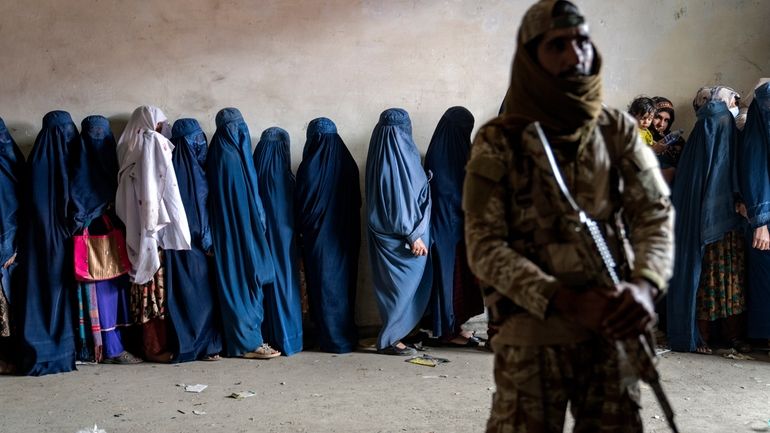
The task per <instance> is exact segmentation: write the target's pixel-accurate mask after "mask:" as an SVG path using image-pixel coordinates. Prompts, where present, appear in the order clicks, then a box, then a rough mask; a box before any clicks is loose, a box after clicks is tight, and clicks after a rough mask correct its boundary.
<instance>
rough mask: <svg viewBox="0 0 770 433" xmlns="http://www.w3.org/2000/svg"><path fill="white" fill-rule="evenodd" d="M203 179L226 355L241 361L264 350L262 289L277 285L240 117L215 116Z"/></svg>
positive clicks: (234, 113) (228, 111)
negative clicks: (213, 130) (206, 180)
mask: <svg viewBox="0 0 770 433" xmlns="http://www.w3.org/2000/svg"><path fill="white" fill-rule="evenodd" d="M216 125H217V130H216V132H215V133H214V137H213V138H212V139H211V146H210V147H209V152H208V159H207V161H206V177H207V178H208V183H209V197H208V203H209V219H210V224H211V235H212V236H211V237H212V245H213V251H214V262H215V263H216V265H215V278H214V279H215V281H216V286H217V294H218V296H219V305H220V311H221V313H222V325H223V327H222V331H223V336H224V346H225V354H226V355H228V356H241V355H243V354H244V353H246V352H250V351H253V350H254V349H256V348H258V347H259V346H261V345H262V343H263V341H262V319H263V316H264V310H263V308H262V287H264V286H265V285H266V284H270V283H272V282H273V281H275V271H274V270H273V258H272V256H271V254H270V248H269V246H268V244H267V239H266V238H265V211H264V209H263V208H262V201H261V200H260V198H259V190H258V187H257V175H256V172H255V170H254V161H253V160H252V155H251V137H250V136H249V128H248V126H246V122H244V121H243V117H242V116H241V113H240V111H238V110H237V109H235V108H225V109H222V110H221V111H220V112H219V113H217V117H216Z"/></svg>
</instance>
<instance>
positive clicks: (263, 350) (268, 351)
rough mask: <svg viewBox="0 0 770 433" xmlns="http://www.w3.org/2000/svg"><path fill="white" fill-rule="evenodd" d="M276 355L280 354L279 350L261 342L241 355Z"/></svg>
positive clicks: (273, 356) (265, 357) (249, 357)
mask: <svg viewBox="0 0 770 433" xmlns="http://www.w3.org/2000/svg"><path fill="white" fill-rule="evenodd" d="M276 356H281V352H279V351H277V350H275V349H273V348H272V347H270V345H269V344H267V343H263V344H262V345H261V346H259V347H258V348H256V349H254V350H253V351H251V352H246V353H244V354H243V355H242V357H243V358H246V359H271V358H275V357H276Z"/></svg>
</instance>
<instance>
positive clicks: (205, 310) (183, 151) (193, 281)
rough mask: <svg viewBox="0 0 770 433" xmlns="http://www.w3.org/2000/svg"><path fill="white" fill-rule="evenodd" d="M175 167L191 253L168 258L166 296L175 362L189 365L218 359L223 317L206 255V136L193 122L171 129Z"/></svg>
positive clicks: (183, 121) (181, 121) (208, 240)
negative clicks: (196, 361)
mask: <svg viewBox="0 0 770 433" xmlns="http://www.w3.org/2000/svg"><path fill="white" fill-rule="evenodd" d="M171 143H173V144H174V151H173V156H172V159H171V161H172V163H173V164H174V172H175V173H176V179H177V183H178V185H179V194H180V195H181V197H182V203H183V204H184V210H185V214H187V223H188V225H189V226H190V237H191V245H190V249H189V250H185V251H178V250H167V251H165V252H164V260H165V266H166V270H165V277H166V296H167V300H168V311H169V319H170V320H171V327H172V329H173V330H174V337H173V338H172V339H171V340H172V343H171V344H172V348H173V351H174V352H175V353H176V355H177V356H175V357H174V360H175V361H178V362H186V361H193V360H195V359H198V358H201V357H204V356H206V355H211V354H215V353H219V352H220V351H221V350H222V341H221V339H220V335H219V329H218V326H219V311H218V310H217V305H216V302H215V297H216V295H215V292H214V289H213V288H214V282H213V280H212V277H213V274H212V272H211V271H210V262H209V260H208V257H207V256H206V252H208V251H209V250H211V231H210V230H209V216H208V210H207V209H206V199H207V197H208V191H209V188H208V184H207V181H206V173H205V172H204V170H203V167H204V166H205V164H206V153H207V151H208V149H207V146H206V135H205V134H204V133H203V130H202V129H201V127H200V125H199V124H198V121H197V120H195V119H179V120H177V121H176V122H174V127H173V128H172V137H171Z"/></svg>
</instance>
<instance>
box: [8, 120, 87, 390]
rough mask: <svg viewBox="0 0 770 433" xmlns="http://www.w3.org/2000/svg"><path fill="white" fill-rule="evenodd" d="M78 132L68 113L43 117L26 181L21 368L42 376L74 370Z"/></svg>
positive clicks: (18, 285)
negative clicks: (73, 172) (72, 222)
mask: <svg viewBox="0 0 770 433" xmlns="http://www.w3.org/2000/svg"><path fill="white" fill-rule="evenodd" d="M78 141H79V137H78V131H77V128H76V127H75V124H74V123H73V122H72V117H70V115H69V113H67V112H65V111H52V112H50V113H48V114H46V115H45V117H43V129H42V130H41V131H40V133H39V134H38V135H37V138H36V139H35V145H34V146H33V147H32V152H31V153H30V155H29V160H28V165H27V170H28V172H27V175H26V176H25V177H26V178H25V179H24V181H23V187H24V190H25V191H27V193H26V195H27V197H28V198H27V201H26V203H25V208H26V209H25V211H24V212H23V214H24V218H25V220H26V221H27V224H25V225H24V226H23V231H22V232H21V233H20V237H19V256H18V258H17V262H18V264H19V266H18V268H17V269H16V271H15V273H14V275H13V283H12V287H13V296H12V304H11V307H12V308H13V312H14V313H15V316H14V321H15V324H16V329H18V330H19V335H17V338H18V340H19V351H18V356H19V363H18V372H19V373H21V374H24V375H31V376H40V375H44V374H52V373H61V372H65V371H72V370H74V369H75V335H74V333H73V329H74V322H73V320H72V313H73V306H74V305H73V302H72V294H73V293H75V287H76V285H75V278H74V273H73V266H72V241H71V239H70V238H71V236H72V231H71V228H70V227H69V225H68V210H69V209H70V206H71V194H70V188H69V187H70V172H69V165H68V164H69V162H70V153H71V152H72V150H73V149H74V148H75V147H76V146H78V144H79V143H78Z"/></svg>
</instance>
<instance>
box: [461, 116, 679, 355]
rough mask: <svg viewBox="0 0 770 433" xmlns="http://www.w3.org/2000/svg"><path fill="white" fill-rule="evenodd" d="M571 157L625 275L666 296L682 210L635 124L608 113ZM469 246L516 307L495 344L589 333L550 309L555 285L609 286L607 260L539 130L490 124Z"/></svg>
mask: <svg viewBox="0 0 770 433" xmlns="http://www.w3.org/2000/svg"><path fill="white" fill-rule="evenodd" d="M590 134H591V136H590V137H589V139H586V140H583V141H582V144H581V145H580V146H578V147H577V149H574V146H573V150H572V152H569V151H567V150H565V146H563V145H558V144H556V145H553V147H552V148H553V151H554V154H555V157H556V159H557V161H558V163H559V166H560V167H561V172H562V175H563V177H564V179H565V181H566V183H567V186H568V188H569V190H570V192H571V193H572V196H573V197H574V198H575V200H576V201H577V204H578V205H579V206H580V207H581V208H582V209H583V210H584V211H586V213H587V214H588V215H589V216H590V217H591V218H593V219H594V220H596V221H597V222H598V223H599V225H600V226H601V228H602V230H603V232H604V234H605V236H606V238H607V241H608V243H609V244H610V249H611V250H612V252H613V256H614V257H615V259H616V261H617V262H618V263H619V264H620V271H621V278H623V279H626V280H630V279H634V278H639V277H641V278H646V279H647V280H649V281H650V282H652V283H653V284H655V285H656V286H657V287H658V288H659V289H661V291H663V290H665V288H666V284H667V281H668V279H669V278H670V276H671V272H672V264H673V263H672V262H673V218H674V211H673V208H672V205H671V201H670V198H669V195H670V192H669V189H668V187H667V185H666V183H665V181H664V180H663V178H662V176H661V174H660V170H659V168H658V162H657V159H656V158H655V155H654V154H653V153H652V151H651V150H650V149H649V148H648V147H647V146H646V145H645V144H644V143H643V142H642V140H641V138H640V136H639V133H638V131H637V127H636V123H635V122H634V120H633V119H632V118H631V117H630V116H628V115H626V114H624V113H622V112H620V111H617V110H613V109H608V108H605V109H604V110H603V111H602V113H601V115H600V117H599V119H598V122H597V126H596V127H595V128H593V129H592V130H591V132H590ZM466 171H467V174H466V179H465V185H464V191H463V209H464V211H465V239H466V244H467V251H468V261H469V264H470V267H471V269H472V270H473V272H474V273H475V274H476V276H477V277H478V278H479V279H480V280H481V281H482V283H483V284H485V285H487V286H490V287H492V288H493V289H494V290H495V291H497V292H499V294H502V295H503V296H504V297H506V298H507V299H509V300H510V301H512V303H513V304H514V307H515V310H514V312H513V313H512V314H510V315H509V316H508V317H506V318H505V320H504V322H503V323H502V325H501V327H500V332H499V334H498V337H496V339H497V341H498V342H500V343H503V344H514V345H544V344H562V343H567V342H576V341H582V340H585V339H588V338H590V336H591V334H590V333H589V332H588V331H587V330H586V329H584V328H581V327H580V326H578V325H576V324H574V323H572V322H569V321H568V320H566V319H565V318H564V317H563V316H561V315H560V314H559V313H557V312H554V311H552V310H551V309H549V304H550V300H551V297H552V296H553V294H554V293H555V291H556V289H557V287H559V286H566V287H570V288H574V289H575V290H580V289H584V288H587V287H602V286H604V287H607V286H608V285H609V284H610V282H609V281H608V279H607V278H605V277H604V275H605V274H604V273H603V271H602V268H601V261H600V259H599V258H598V254H597V253H596V252H595V251H594V250H593V248H592V246H591V245H590V243H588V242H586V241H585V240H586V237H585V236H584V234H583V233H581V228H582V226H581V224H580V222H579V220H578V216H577V215H576V214H575V213H574V212H573V211H572V209H571V208H570V207H569V205H568V204H567V201H566V200H565V199H564V197H563V196H562V194H561V192H560V190H559V188H558V185H557V184H556V182H555V180H554V177H553V173H552V170H551V167H550V165H549V164H548V160H547V159H546V157H545V153H544V151H543V148H542V144H541V143H540V141H539V139H538V136H537V132H536V131H535V128H534V126H533V125H531V124H530V125H527V126H526V127H524V128H523V129H522V128H519V129H518V130H515V128H513V127H509V126H505V125H504V124H503V122H499V121H495V120H493V121H491V122H490V123H488V124H487V125H485V126H484V127H482V128H481V130H479V132H478V134H477V135H476V138H475V140H474V142H473V146H472V149H471V157H470V160H469V162H468V165H467V167H466Z"/></svg>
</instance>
